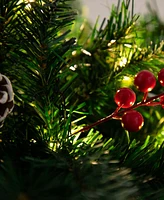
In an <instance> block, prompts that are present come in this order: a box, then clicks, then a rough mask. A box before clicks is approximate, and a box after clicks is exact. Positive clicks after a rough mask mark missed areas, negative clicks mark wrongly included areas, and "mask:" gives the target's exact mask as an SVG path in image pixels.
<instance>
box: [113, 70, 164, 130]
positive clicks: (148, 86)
mask: <svg viewBox="0 0 164 200" xmlns="http://www.w3.org/2000/svg"><path fill="white" fill-rule="evenodd" d="M158 81H159V82H160V84H161V85H162V86H164V68H163V69H161V70H160V72H159V73H158ZM134 85H135V86H136V88H137V89H138V90H139V91H141V92H143V93H144V96H143V100H142V102H140V103H138V104H136V105H134V103H135V101H136V95H135V92H134V91H133V90H131V89H130V88H121V89H119V90H117V92H116V94H115V96H114V100H115V103H116V104H117V105H118V108H117V111H116V113H115V114H116V116H118V115H119V114H122V116H121V117H120V119H121V124H122V126H123V128H124V129H126V130H128V131H130V132H137V131H139V130H140V129H141V128H142V126H143V124H144V118H143V116H142V114H141V113H139V112H138V111H136V110H134V109H135V108H137V107H139V106H143V105H145V106H155V105H161V106H162V107H163V108H164V94H161V95H157V96H155V97H153V98H150V99H148V98H147V95H148V92H150V91H152V90H153V89H154V87H155V86H156V78H155V76H154V74H153V73H152V72H150V71H148V70H142V71H140V72H139V73H138V74H137V75H136V76H135V78H134ZM158 98H159V100H160V101H159V102H154V100H156V99H158ZM133 105H134V106H133ZM121 108H126V109H125V110H124V111H123V112H120V113H119V112H118V110H119V109H121Z"/></svg>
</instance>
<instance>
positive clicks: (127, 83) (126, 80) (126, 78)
mask: <svg viewBox="0 0 164 200" xmlns="http://www.w3.org/2000/svg"><path fill="white" fill-rule="evenodd" d="M132 84H133V78H131V77H129V76H124V77H123V79H122V81H121V87H130V86H131V85H132Z"/></svg>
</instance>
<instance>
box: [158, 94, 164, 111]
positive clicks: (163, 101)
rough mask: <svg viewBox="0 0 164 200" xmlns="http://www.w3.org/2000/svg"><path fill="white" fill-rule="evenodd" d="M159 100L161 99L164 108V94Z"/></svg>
mask: <svg viewBox="0 0 164 200" xmlns="http://www.w3.org/2000/svg"><path fill="white" fill-rule="evenodd" d="M159 101H160V103H161V106H162V108H164V96H161V97H160V98H159Z"/></svg>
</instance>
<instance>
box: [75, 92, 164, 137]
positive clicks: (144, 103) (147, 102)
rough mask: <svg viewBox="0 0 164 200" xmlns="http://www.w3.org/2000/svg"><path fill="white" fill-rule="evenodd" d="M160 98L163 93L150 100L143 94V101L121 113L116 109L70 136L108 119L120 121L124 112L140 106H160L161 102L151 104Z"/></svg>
mask: <svg viewBox="0 0 164 200" xmlns="http://www.w3.org/2000/svg"><path fill="white" fill-rule="evenodd" d="M162 96H164V93H161V94H158V95H156V96H154V97H151V98H148V99H147V94H144V98H143V100H142V101H141V102H139V103H137V104H135V105H133V106H131V107H130V108H126V109H123V110H121V111H120V109H121V107H117V108H116V110H115V111H114V112H113V113H112V114H110V115H108V116H107V117H105V118H102V119H100V120H98V121H96V122H94V123H93V124H90V125H88V126H85V127H83V128H82V129H80V130H78V131H76V132H75V133H73V134H72V135H75V134H77V133H79V132H85V131H88V130H89V129H91V128H93V127H95V126H97V125H99V124H102V123H104V122H107V121H108V120H110V119H121V117H120V116H122V115H123V114H124V113H125V112H127V111H129V110H132V109H135V108H138V107H140V106H157V105H161V104H162V103H161V102H153V101H155V100H157V99H158V98H160V97H162Z"/></svg>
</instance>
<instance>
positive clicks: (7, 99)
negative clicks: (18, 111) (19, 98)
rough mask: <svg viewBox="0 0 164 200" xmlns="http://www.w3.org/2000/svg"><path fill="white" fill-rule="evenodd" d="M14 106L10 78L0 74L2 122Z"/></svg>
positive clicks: (0, 120) (0, 118)
mask: <svg viewBox="0 0 164 200" xmlns="http://www.w3.org/2000/svg"><path fill="white" fill-rule="evenodd" d="M13 108H14V93H13V89H12V85H11V82H10V80H9V79H8V78H7V77H6V76H5V75H2V74H0V122H2V121H4V119H5V118H6V117H7V115H8V114H9V113H10V112H11V111H12V110H13Z"/></svg>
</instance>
